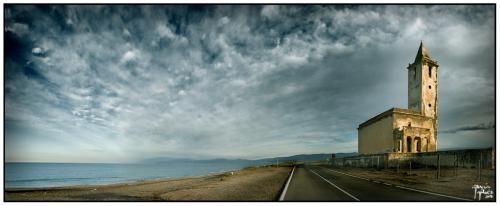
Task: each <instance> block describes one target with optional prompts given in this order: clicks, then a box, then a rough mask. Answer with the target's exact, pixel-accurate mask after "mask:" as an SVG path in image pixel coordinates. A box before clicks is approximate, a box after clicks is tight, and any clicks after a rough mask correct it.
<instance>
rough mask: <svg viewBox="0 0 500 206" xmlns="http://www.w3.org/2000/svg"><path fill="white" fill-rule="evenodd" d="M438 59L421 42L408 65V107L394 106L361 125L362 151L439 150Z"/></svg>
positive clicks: (360, 141) (364, 152)
mask: <svg viewBox="0 0 500 206" xmlns="http://www.w3.org/2000/svg"><path fill="white" fill-rule="evenodd" d="M438 66H439V65H438V63H437V61H436V60H433V59H432V58H431V57H430V56H429V52H428V51H427V49H426V48H425V47H424V45H423V43H422V42H421V43H420V48H419V49H418V53H417V56H416V57H415V61H414V62H413V63H411V64H409V65H408V67H407V69H408V109H400V108H391V109H389V110H387V111H385V112H382V113H381V114H379V115H377V116H375V117H373V118H371V119H369V120H367V121H365V122H363V123H361V124H360V125H359V127H358V153H359V154H380V153H388V152H398V153H417V152H431V151H436V148H437V145H436V138H437V106H438V105H437V103H438V98H437V97H438V95H437V91H438V90H437V86H438V82H437V80H438V77H437V69H438Z"/></svg>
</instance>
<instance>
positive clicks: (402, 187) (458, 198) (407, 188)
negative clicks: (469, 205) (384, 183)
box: [396, 185, 472, 201]
mask: <svg viewBox="0 0 500 206" xmlns="http://www.w3.org/2000/svg"><path fill="white" fill-rule="evenodd" d="M396 187H398V188H401V189H406V190H411V191H415V192H421V193H426V194H431V195H437V196H442V197H447V198H451V199H457V200H463V201H472V200H469V199H464V198H460V197H453V196H449V195H443V194H439V193H434V192H428V191H423V190H417V189H413V188H409V187H404V186H399V185H397V186H396Z"/></svg>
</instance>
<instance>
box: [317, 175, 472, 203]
mask: <svg viewBox="0 0 500 206" xmlns="http://www.w3.org/2000/svg"><path fill="white" fill-rule="evenodd" d="M325 169H327V168H325ZM327 170H330V171H332V172H336V173H340V174H343V175H347V176H350V177H354V178H359V179H365V178H362V177H358V176H354V175H351V174H347V173H343V172H339V171H335V170H332V169H327ZM365 180H366V179H365ZM395 187H398V188H401V189H406V190H411V191H415V192H421V193H426V194H431V195H437V196H442V197H447V198H451V199H457V200H463V201H471V200H469V199H464V198H460V197H453V196H449V195H443V194H439V193H434V192H428V191H423V190H418V189H413V188H409V187H404V186H399V185H395Z"/></svg>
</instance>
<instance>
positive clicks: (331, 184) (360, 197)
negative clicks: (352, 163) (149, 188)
mask: <svg viewBox="0 0 500 206" xmlns="http://www.w3.org/2000/svg"><path fill="white" fill-rule="evenodd" d="M283 201H464V200H460V199H454V198H452V197H445V196H440V195H438V194H434V193H424V192H421V191H420V192H419V191H413V190H411V188H410V189H403V188H399V187H396V186H395V185H388V184H384V183H381V182H372V181H369V180H365V179H359V178H355V177H351V176H348V175H346V174H341V173H338V172H335V171H333V170H330V169H327V168H323V167H319V166H304V165H299V166H297V167H296V168H295V170H294V172H293V176H292V179H291V180H290V182H289V184H288V187H287V188H286V192H285V193H284V195H283Z"/></svg>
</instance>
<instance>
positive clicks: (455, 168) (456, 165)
mask: <svg viewBox="0 0 500 206" xmlns="http://www.w3.org/2000/svg"><path fill="white" fill-rule="evenodd" d="M453 166H454V170H453V171H454V173H455V178H456V177H457V167H458V156H457V153H456V152H455V162H454V164H453Z"/></svg>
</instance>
